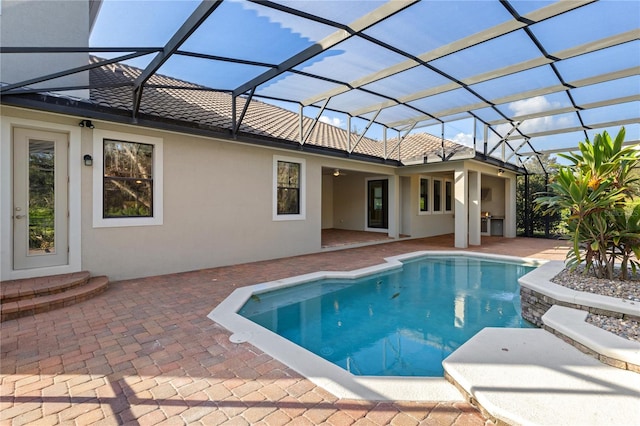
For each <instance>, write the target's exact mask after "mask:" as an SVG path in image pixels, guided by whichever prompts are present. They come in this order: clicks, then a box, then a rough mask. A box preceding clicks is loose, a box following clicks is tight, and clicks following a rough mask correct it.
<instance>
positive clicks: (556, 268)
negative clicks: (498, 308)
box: [518, 260, 640, 317]
mask: <svg viewBox="0 0 640 426" xmlns="http://www.w3.org/2000/svg"><path fill="white" fill-rule="evenodd" d="M563 269H565V264H564V262H562V261H559V260H551V261H548V262H546V263H545V264H543V265H541V266H540V267H539V268H536V269H535V270H533V271H531V272H529V273H528V274H526V275H524V276H522V277H520V279H519V280H518V282H519V283H520V286H523V287H526V288H529V289H531V290H534V291H536V292H538V293H541V294H543V295H545V296H548V297H550V298H553V299H555V300H556V301H559V302H564V303H570V304H573V305H577V306H584V307H589V308H595V309H601V310H603V311H609V312H618V313H620V314H624V315H630V316H634V317H640V304H639V303H636V302H632V301H628V300H625V299H621V298H615V297H610V296H603V295H599V294H595V293H587V292H584V291H577V290H573V289H570V288H568V287H565V286H562V285H560V284H555V283H553V282H552V281H551V280H552V279H553V278H554V277H555V276H556V275H558V274H559V273H560V272H562V270H563Z"/></svg>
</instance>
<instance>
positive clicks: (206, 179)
mask: <svg viewBox="0 0 640 426" xmlns="http://www.w3.org/2000/svg"><path fill="white" fill-rule="evenodd" d="M2 113H3V123H10V122H11V121H12V120H23V121H25V120H26V121H28V122H29V123H32V124H30V125H34V126H35V127H37V128H41V129H45V130H46V129H47V128H50V129H51V128H53V127H55V126H63V127H64V126H66V129H67V130H68V131H70V132H73V133H74V134H76V136H74V137H72V138H71V148H70V153H72V154H71V155H73V157H70V158H69V163H70V164H71V165H73V167H75V170H76V171H77V173H75V174H74V176H80V179H75V180H74V182H71V184H72V185H73V184H75V185H77V187H78V188H79V193H80V195H79V196H78V194H74V195H73V196H72V197H71V198H73V199H77V200H78V201H77V202H76V203H77V204H78V206H77V211H78V212H79V213H78V214H77V215H76V214H75V213H74V214H73V215H72V217H71V218H70V221H71V222H73V223H72V225H74V224H77V222H78V217H79V218H80V220H79V222H80V224H79V226H78V230H77V234H78V235H79V237H78V240H79V243H78V244H77V246H78V247H80V246H81V250H78V251H80V252H81V261H79V262H78V264H79V265H80V267H81V268H82V269H85V270H89V271H91V272H92V273H93V274H105V275H108V276H109V277H110V278H111V279H112V280H118V279H124V278H133V277H142V276H149V275H157V274H166V273H172V272H179V271H188V270H194V269H199V268H210V267H216V266H222V265H229V264H238V263H243V262H251V261H257V260H266V259H273V258H281V257H287V256H295V255H300V254H305V253H312V252H317V251H320V250H321V229H322V228H327V227H335V228H340V229H352V230H364V229H365V225H366V224H365V219H366V181H367V179H369V178H383V177H385V176H387V177H389V179H390V199H389V203H390V209H391V208H394V209H396V207H393V206H395V205H397V206H398V207H397V210H398V212H396V213H395V217H393V215H392V214H391V212H390V230H389V232H390V233H392V231H393V232H398V231H400V232H401V233H403V234H408V235H410V236H411V237H414V238H417V237H426V236H433V235H442V234H449V233H453V232H454V230H455V223H454V214H446V213H445V214H428V215H419V214H418V196H419V190H418V188H419V176H421V175H427V176H432V177H433V176H439V177H440V178H447V179H450V178H452V177H453V171H452V170H451V167H452V165H451V164H446V165H445V164H442V165H429V166H428V167H429V169H426V168H414V169H412V168H403V169H397V168H394V167H392V166H382V165H375V164H369V163H362V162H357V161H352V160H342V159H334V158H329V157H322V156H316V155H309V154H303V153H300V152H294V151H285V150H276V149H272V148H263V147H259V146H255V145H247V144H241V143H238V142H232V141H229V140H218V139H212V138H202V137H194V136H186V135H181V134H175V133H169V132H161V131H156V130H151V129H145V128H141V127H138V126H126V125H117V124H113V123H106V122H101V121H99V120H93V122H94V125H95V127H96V130H92V129H89V128H82V129H80V128H79V127H78V123H79V122H80V119H81V118H80V117H68V116H63V115H56V114H48V113H39V112H34V111H28V110H22V109H17V108H8V107H3V109H2ZM3 126H4V127H6V126H5V125H4V124H3ZM99 130H101V131H112V132H121V133H124V134H132V135H136V134H137V135H143V136H152V137H156V138H161V139H162V144H163V153H164V155H163V157H164V161H163V163H162V170H163V178H164V179H163V180H164V187H163V199H164V202H163V223H162V224H161V225H153V226H128V227H95V226H94V222H93V209H94V187H93V179H94V173H95V172H96V170H95V169H94V167H87V166H84V165H82V156H83V155H85V154H91V155H93V156H94V158H95V157H96V155H98V154H99V153H95V152H93V146H94V145H93V144H94V133H95V132H96V131H99ZM63 131H64V130H63ZM7 139H9V138H7ZM123 139H125V140H126V137H123ZM9 146H10V142H9V141H4V140H3V143H2V147H3V148H2V150H0V151H1V152H0V154H2V155H1V156H0V163H2V164H6V165H7V166H6V167H5V168H10V149H9V148H8V147H9ZM275 155H279V156H286V157H290V158H295V159H300V160H304V162H305V165H306V173H305V177H306V185H305V188H306V217H305V219H304V220H290V221H274V220H273V214H272V204H273V201H272V198H273V164H274V156H275ZM334 167H336V168H338V167H339V168H340V169H341V170H344V171H346V173H347V174H346V175H341V176H339V177H337V178H336V177H334V176H332V175H325V176H323V175H322V169H323V168H334ZM396 173H398V174H399V175H398V176H396V175H395V174H396ZM2 176H4V177H7V179H10V176H11V175H10V172H8V171H7V170H4V171H3V174H2ZM482 178H483V186H484V185H485V184H491V186H492V190H493V194H492V199H493V200H494V201H492V202H496V203H498V205H500V204H501V205H502V206H503V207H502V209H503V210H502V211H503V212H504V205H505V203H504V188H505V184H504V179H502V178H498V177H492V176H488V174H485V173H483V176H482ZM3 179H4V178H3ZM78 180H80V183H81V184H80V185H78V184H77V181H78ZM396 183H397V185H396ZM396 186H397V188H396ZM7 188H10V186H7ZM392 188H395V189H394V190H393V191H392ZM395 191H398V197H399V200H398V201H397V202H395V201H393V193H394V192H395ZM8 192H9V191H8ZM499 194H502V195H499ZM0 198H1V200H0V201H2V203H4V204H2V212H0V222H1V223H2V228H1V231H2V238H3V239H5V238H10V237H9V236H10V220H9V219H8V218H9V217H10V211H11V206H10V204H11V202H10V197H9V196H8V195H7V194H4V196H3V197H0ZM498 198H501V201H500V200H499V199H498ZM73 208H75V207H74V206H72V211H73ZM492 209H493V210H494V211H495V212H499V209H498V207H497V206H496V207H495V208H492ZM494 214H497V213H494ZM396 221H397V222H396ZM507 225H509V226H510V224H508V223H507V222H506V221H505V227H506V226H507ZM72 228H73V226H72ZM74 232H76V231H74ZM80 243H81V244H80ZM2 247H3V250H6V251H3V257H5V256H10V246H9V245H8V244H3V245H2ZM5 263H6V262H5ZM5 263H3V265H4V264H5ZM5 266H6V265H5ZM0 272H2V274H3V276H4V275H5V272H4V271H0Z"/></svg>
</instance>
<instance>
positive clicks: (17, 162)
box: [13, 129, 69, 269]
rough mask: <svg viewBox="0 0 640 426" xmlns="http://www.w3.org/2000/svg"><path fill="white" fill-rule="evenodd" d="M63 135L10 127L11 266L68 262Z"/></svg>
mask: <svg viewBox="0 0 640 426" xmlns="http://www.w3.org/2000/svg"><path fill="white" fill-rule="evenodd" d="M67 141H68V137H67V135H66V134H62V133H54V132H44V131H41V130H32V129H14V144H13V152H14V162H13V165H14V170H13V173H14V175H13V266H14V269H30V268H40V267H45V266H58V265H66V264H67V263H68V250H69V249H68V231H67V227H68V207H67V185H68V173H67V149H68V147H67Z"/></svg>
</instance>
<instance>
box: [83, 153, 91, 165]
mask: <svg viewBox="0 0 640 426" xmlns="http://www.w3.org/2000/svg"><path fill="white" fill-rule="evenodd" d="M82 160H83V161H84V165H85V166H93V158H92V157H91V156H90V155H89V154H86V155H85V156H84V157H82Z"/></svg>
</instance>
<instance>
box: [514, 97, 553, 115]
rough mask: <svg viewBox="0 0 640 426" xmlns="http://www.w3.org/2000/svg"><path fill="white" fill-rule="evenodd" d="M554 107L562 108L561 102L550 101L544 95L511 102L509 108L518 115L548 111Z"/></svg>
mask: <svg viewBox="0 0 640 426" xmlns="http://www.w3.org/2000/svg"><path fill="white" fill-rule="evenodd" d="M553 108H560V103H559V102H553V103H552V102H549V100H548V99H547V98H545V97H544V96H536V97H534V98H529V99H523V100H521V101H515V102H511V103H510V104H509V109H510V110H511V111H513V112H514V114H515V116H516V117H519V116H521V115H526V114H534V113H537V112H543V111H548V110H550V109H553Z"/></svg>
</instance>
